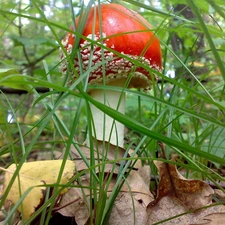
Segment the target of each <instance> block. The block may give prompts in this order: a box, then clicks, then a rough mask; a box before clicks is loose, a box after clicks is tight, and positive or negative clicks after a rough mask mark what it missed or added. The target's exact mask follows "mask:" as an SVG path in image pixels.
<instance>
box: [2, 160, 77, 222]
mask: <svg viewBox="0 0 225 225" xmlns="http://www.w3.org/2000/svg"><path fill="white" fill-rule="evenodd" d="M61 164H62V160H49V161H35V162H27V163H24V164H23V165H22V167H21V169H20V171H19V174H18V175H17V177H16V179H15V180H14V183H13V185H12V186H11V188H10V191H9V193H8V196H7V199H8V200H10V201H11V202H12V203H13V204H16V203H17V202H18V201H19V199H20V198H21V197H22V195H23V194H24V193H25V192H26V191H27V190H28V189H30V191H29V193H28V194H27V196H26V197H25V198H24V199H23V201H22V204H20V205H19V207H18V211H19V212H21V213H22V214H23V216H24V218H25V219H27V218H29V217H30V216H31V215H32V214H33V213H34V212H35V210H36V208H37V207H38V206H39V205H40V203H41V202H42V200H43V198H44V192H45V190H46V187H45V186H43V185H45V184H55V183H56V182H57V179H58V174H59V171H60V169H61ZM16 168H17V165H16V164H12V165H11V166H10V167H8V168H7V169H6V170H5V171H6V173H5V177H4V190H6V188H7V187H8V185H9V182H10V180H11V178H12V176H13V174H14V172H15V170H16ZM74 168H75V165H74V162H73V161H70V160H67V161H66V164H65V167H64V169H63V174H62V177H61V180H60V184H66V183H67V182H68V181H69V179H70V178H71V177H72V176H73V174H74Z"/></svg>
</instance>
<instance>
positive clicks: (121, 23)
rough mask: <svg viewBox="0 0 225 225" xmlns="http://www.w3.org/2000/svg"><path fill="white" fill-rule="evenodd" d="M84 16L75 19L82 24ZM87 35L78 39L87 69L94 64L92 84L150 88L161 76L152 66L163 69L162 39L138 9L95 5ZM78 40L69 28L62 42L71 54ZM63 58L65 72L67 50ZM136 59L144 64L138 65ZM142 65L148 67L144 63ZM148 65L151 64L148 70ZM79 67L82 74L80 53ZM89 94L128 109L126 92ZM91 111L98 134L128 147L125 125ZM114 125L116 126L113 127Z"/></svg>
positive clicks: (76, 61)
mask: <svg viewBox="0 0 225 225" xmlns="http://www.w3.org/2000/svg"><path fill="white" fill-rule="evenodd" d="M99 11H100V12H99ZM81 18H82V17H78V18H77V19H76V25H77V26H78V24H79V21H80V20H81ZM93 26H95V27H93ZM71 29H72V28H71ZM82 35H83V36H84V37H86V38H85V39H81V40H80V44H79V47H80V56H81V59H82V66H83V68H82V71H86V70H87V69H89V70H90V65H91V69H92V70H91V72H90V73H89V80H88V82H89V85H96V84H97V85H109V86H118V87H124V86H125V84H127V87H128V88H132V87H133V88H143V89H150V88H151V84H152V83H153V82H152V80H154V81H157V77H156V76H155V74H154V73H152V70H151V69H153V70H156V71H161V69H162V55H161V48H160V43H159V40H158V39H157V37H156V36H155V35H154V34H153V33H152V31H151V26H150V25H149V23H148V22H147V21H146V20H145V19H144V18H143V17H142V16H140V15H139V14H138V13H136V12H134V11H133V10H130V9H127V8H125V7H124V6H122V5H118V4H102V5H100V7H97V6H95V7H92V8H91V9H90V12H89V15H88V18H87V20H86V23H85V26H84V30H83V33H82ZM74 41H75V36H74V34H72V33H67V35H66V37H65V38H64V39H63V41H62V43H63V46H64V47H65V49H66V50H67V52H68V54H70V53H71V51H72V48H73V45H74ZM93 41H94V42H93ZM91 56H92V57H91ZM61 59H62V63H61V71H62V72H63V73H65V72H66V71H67V64H68V61H67V60H66V56H65V55H64V54H63V52H62V51H61ZM90 60H91V62H90ZM136 61H138V62H139V64H137V65H135V62H136ZM90 63H91V64H90ZM142 64H144V65H145V68H144V67H142V66H141V65H142ZM146 66H147V67H149V68H151V69H150V70H147V69H146ZM74 68H75V69H76V70H77V72H78V74H79V73H80V71H81V69H80V68H79V64H78V58H77V57H75V59H74ZM74 78H76V77H74ZM128 81H129V82H128ZM126 82H127V83H126ZM89 94H90V95H91V96H92V98H94V99H95V100H97V101H99V102H102V103H104V104H106V105H108V106H110V107H111V108H113V109H116V110H118V111H119V112H121V113H123V114H124V113H125V94H124V93H121V92H119V91H115V90H103V89H101V90H100V89H98V90H97V89H89ZM91 110H92V114H93V119H94V125H95V131H96V139H98V140H106V141H108V142H110V143H112V144H114V145H118V146H120V147H123V141H124V126H123V124H121V123H119V122H114V119H113V118H111V117H109V116H107V115H104V113H103V112H102V111H100V110H99V109H97V108H96V107H95V106H93V105H92V106H91ZM104 116H105V120H104ZM104 126H105V127H104ZM112 126H113V130H111V129H112ZM103 128H104V129H103ZM103 131H104V132H103Z"/></svg>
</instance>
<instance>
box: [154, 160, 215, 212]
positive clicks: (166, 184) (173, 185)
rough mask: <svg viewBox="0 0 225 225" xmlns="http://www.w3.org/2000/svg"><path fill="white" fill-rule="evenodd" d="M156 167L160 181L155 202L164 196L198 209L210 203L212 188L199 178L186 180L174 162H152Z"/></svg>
mask: <svg viewBox="0 0 225 225" xmlns="http://www.w3.org/2000/svg"><path fill="white" fill-rule="evenodd" d="M154 163H155V165H156V167H157V168H158V171H159V175H160V182H159V186H158V195H157V199H156V201H155V203H157V202H158V201H159V200H160V199H161V198H163V197H164V196H173V197H175V198H177V199H178V200H179V201H180V202H181V203H182V204H183V205H184V206H185V207H186V208H187V209H189V210H192V209H198V208H200V207H202V206H206V205H208V204H211V201H212V194H213V193H214V191H213V189H212V188H211V187H210V186H209V185H208V184H206V183H204V182H203V181H201V180H187V179H185V178H184V177H183V176H182V175H181V174H180V173H179V172H178V171H177V168H176V166H175V165H174V164H168V163H164V162H160V161H155V162H154Z"/></svg>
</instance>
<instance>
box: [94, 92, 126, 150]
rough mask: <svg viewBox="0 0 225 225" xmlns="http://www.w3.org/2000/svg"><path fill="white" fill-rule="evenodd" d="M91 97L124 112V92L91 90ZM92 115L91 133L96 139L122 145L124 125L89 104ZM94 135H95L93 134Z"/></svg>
mask: <svg viewBox="0 0 225 225" xmlns="http://www.w3.org/2000/svg"><path fill="white" fill-rule="evenodd" d="M90 95H91V97H92V98H93V99H94V100H96V101H98V102H100V103H102V104H105V105H107V106H109V107H110V108H112V109H115V110H117V111H118V112H120V113H122V114H124V113H125V93H121V92H119V91H112V90H92V91H91V93H90ZM91 111H92V116H93V127H92V135H93V136H94V137H95V138H96V139H97V140H105V141H107V142H110V143H111V144H113V145H116V146H119V147H123V142H124V125H123V124H121V123H119V122H117V121H116V120H114V119H113V118H112V117H110V116H108V115H106V114H105V113H104V112H102V111H101V110H99V109H98V108H96V107H95V106H94V105H91ZM95 135H96V136H95Z"/></svg>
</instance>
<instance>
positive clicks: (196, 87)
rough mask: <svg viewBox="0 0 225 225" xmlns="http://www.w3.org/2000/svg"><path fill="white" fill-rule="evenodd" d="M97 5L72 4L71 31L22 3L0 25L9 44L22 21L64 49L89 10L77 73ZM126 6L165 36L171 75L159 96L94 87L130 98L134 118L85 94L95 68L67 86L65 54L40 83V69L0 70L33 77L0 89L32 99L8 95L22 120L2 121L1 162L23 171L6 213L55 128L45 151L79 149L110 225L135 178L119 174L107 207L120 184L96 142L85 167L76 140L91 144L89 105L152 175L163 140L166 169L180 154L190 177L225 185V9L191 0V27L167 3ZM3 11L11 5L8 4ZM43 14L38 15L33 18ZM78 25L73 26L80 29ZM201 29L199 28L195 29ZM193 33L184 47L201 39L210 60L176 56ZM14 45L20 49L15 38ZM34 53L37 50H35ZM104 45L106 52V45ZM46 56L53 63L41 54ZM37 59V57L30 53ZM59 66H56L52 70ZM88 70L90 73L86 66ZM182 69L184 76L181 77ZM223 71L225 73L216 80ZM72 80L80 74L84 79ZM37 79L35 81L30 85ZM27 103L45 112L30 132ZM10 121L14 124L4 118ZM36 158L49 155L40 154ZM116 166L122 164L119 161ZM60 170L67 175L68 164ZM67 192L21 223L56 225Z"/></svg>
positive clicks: (52, 58) (99, 218)
mask: <svg viewBox="0 0 225 225" xmlns="http://www.w3.org/2000/svg"><path fill="white" fill-rule="evenodd" d="M99 2H100V1H89V4H88V5H84V4H83V3H81V4H77V5H76V4H73V3H72V1H69V2H68V5H69V10H68V11H67V17H64V19H65V22H64V21H63V22H62V21H60V22H59V21H56V22H55V21H54V18H52V17H48V16H46V15H45V13H44V11H43V7H42V2H41V1H39V0H35V1H32V4H30V5H26V4H25V6H23V7H22V6H21V5H20V6H19V3H18V4H17V3H14V9H15V10H11V9H10V8H7V7H5V8H4V7H1V9H0V14H1V17H2V18H4V20H3V21H4V22H2V23H4V26H3V27H4V29H3V31H2V34H1V37H2V38H3V37H6V36H10V35H9V34H10V33H12V32H17V31H16V30H15V28H14V30H13V29H12V28H11V27H12V26H13V25H12V24H13V23H17V20H18V19H19V18H20V19H21V18H23V19H25V18H26V19H27V20H29V21H30V23H32V24H38V26H39V28H40V29H42V30H41V31H42V34H43V35H45V34H44V31H45V29H46V27H47V28H48V32H47V35H49V37H50V38H49V39H51V40H54V42H56V43H55V45H56V46H57V47H59V46H61V47H63V46H62V44H61V38H62V37H63V36H64V34H65V33H66V32H68V31H69V27H68V25H65V24H68V23H71V22H72V21H75V18H76V16H77V12H75V11H74V8H73V6H76V7H77V8H78V9H80V10H79V12H78V13H80V12H82V11H83V10H84V9H85V10H86V11H85V14H84V20H83V21H82V23H81V24H80V25H79V26H78V27H77V28H76V30H75V32H74V33H75V34H76V42H75V45H74V49H73V53H72V57H71V58H69V57H70V56H68V59H69V60H70V64H69V67H70V68H71V69H72V68H73V65H72V64H73V56H74V55H75V54H77V55H78V58H79V49H78V46H79V39H80V38H82V35H81V33H82V30H83V27H84V24H85V18H86V17H87V15H88V10H90V7H91V6H92V4H94V3H95V4H98V3H99ZM119 3H120V4H124V5H125V6H127V7H130V8H133V9H135V10H136V11H139V12H140V13H141V14H143V16H144V17H145V18H146V19H147V20H149V22H150V23H151V24H152V25H153V27H154V31H155V33H156V35H157V36H158V37H159V39H160V42H161V46H162V49H163V62H164V70H163V72H162V73H159V72H156V74H157V75H158V77H159V81H160V82H158V83H157V84H155V85H154V87H153V90H151V91H149V92H148V93H143V92H141V91H139V90H133V89H132V90H129V89H126V88H125V89H122V88H118V87H105V86H95V87H94V86H93V88H98V89H103V90H104V89H105V90H107V89H111V90H116V91H125V92H126V94H127V105H128V107H127V111H126V115H123V114H121V113H119V112H117V111H116V110H113V109H111V108H109V107H108V106H106V105H104V104H101V103H99V102H96V101H95V100H93V99H92V98H91V97H90V96H89V95H88V93H87V92H86V88H87V77H88V74H89V72H90V71H91V68H90V70H88V71H83V74H81V76H79V78H78V80H76V81H75V82H74V84H73V85H71V86H69V85H68V83H67V79H68V78H69V76H70V74H67V75H66V76H65V77H64V78H61V74H60V73H59V72H58V66H59V64H60V62H59V60H58V59H57V60H56V57H57V54H58V53H56V52H53V53H52V54H50V55H49V56H48V57H46V58H45V59H44V61H42V62H41V63H42V64H41V66H40V65H39V67H42V70H44V72H43V71H41V73H40V74H37V73H38V72H39V70H35V69H34V71H33V72H32V73H29V72H27V73H25V72H24V68H23V67H22V66H21V65H17V64H16V62H15V63H14V64H11V65H10V64H7V60H4V59H2V60H1V64H2V65H3V63H4V67H5V68H7V67H12V66H13V67H14V66H17V67H18V68H19V69H20V70H21V71H23V74H24V73H25V75H23V76H21V77H23V78H24V77H25V79H21V80H20V81H18V79H14V78H15V77H17V78H18V75H17V74H11V75H9V76H7V77H4V78H1V79H0V84H1V82H3V81H5V80H7V79H10V82H11V83H13V84H14V85H21V84H23V85H25V86H28V87H29V88H30V89H31V91H30V92H29V93H28V94H26V95H24V97H23V99H21V100H19V102H17V105H15V104H14V103H13V100H12V99H11V98H10V96H8V95H6V94H3V93H1V100H2V102H3V103H2V104H3V105H4V107H7V108H8V109H10V111H11V112H12V114H13V115H14V118H15V121H13V123H9V122H8V121H6V120H2V122H1V127H0V128H1V135H2V136H3V137H4V141H3V144H2V146H1V149H0V154H1V156H2V162H4V157H5V156H4V155H5V154H9V156H10V161H9V162H8V163H5V166H8V165H9V164H11V163H17V164H18V166H17V170H16V172H15V173H14V176H13V178H12V182H11V183H10V184H9V186H8V187H7V188H6V190H5V193H4V195H3V197H2V198H1V202H0V207H2V206H3V204H4V202H5V200H6V198H7V193H8V192H9V191H10V187H11V185H12V184H13V181H14V180H15V179H16V177H17V175H18V173H19V170H20V168H21V167H22V165H23V163H24V162H26V161H27V160H28V159H29V155H30V154H31V153H32V151H33V150H34V149H37V146H38V145H39V146H43V145H42V144H43V143H42V141H41V140H40V137H41V135H42V134H43V133H45V132H46V127H49V126H48V125H49V124H50V123H52V124H53V128H49V130H48V134H49V140H47V141H46V143H49V144H50V145H51V146H52V148H51V149H50V151H51V152H52V155H53V154H54V151H55V146H56V144H54V143H58V144H60V148H62V147H64V153H63V154H64V157H63V158H64V163H65V161H66V159H67V158H70V157H71V148H72V147H73V148H75V149H76V150H77V151H78V152H79V155H80V157H81V158H82V159H83V160H84V162H85V163H86V165H87V166H88V168H89V172H90V187H89V188H90V199H93V202H92V201H90V206H89V207H90V209H92V208H94V207H96V209H97V211H96V212H97V213H96V214H95V215H94V214H93V212H92V211H91V213H92V214H91V219H93V218H94V217H96V218H95V221H96V224H107V221H108V219H109V216H110V212H111V209H112V206H113V202H114V201H115V198H116V196H117V194H118V192H119V190H120V187H121V184H122V183H123V182H124V179H125V177H126V176H127V174H126V171H127V170H126V169H127V167H128V165H129V164H127V165H126V166H125V167H124V168H121V170H120V175H119V176H118V178H117V183H116V185H115V187H114V189H113V191H112V193H111V195H110V197H109V198H106V194H107V186H108V184H109V182H110V179H112V175H109V176H108V177H107V178H109V179H108V180H106V179H105V173H104V168H105V166H106V164H107V163H108V162H107V161H104V160H103V161H102V160H99V164H96V158H95V155H94V150H95V151H98V148H97V149H96V148H95V146H94V143H93V140H92V139H91V138H90V141H89V143H90V150H91V151H90V156H89V158H87V157H86V156H85V155H84V154H83V152H82V150H81V146H82V144H83V142H82V141H84V140H85V135H84V137H83V136H82V138H81V139H79V140H78V138H77V136H78V134H80V133H81V132H82V131H83V130H86V131H85V132H86V134H88V135H87V136H88V137H91V136H92V129H91V126H92V124H93V121H92V115H91V111H90V104H93V105H95V106H96V107H97V108H99V109H100V110H102V111H103V112H104V113H105V114H106V115H109V116H111V117H112V118H114V119H115V120H116V121H119V122H121V123H123V124H124V125H125V126H126V127H127V128H128V129H129V133H127V137H128V143H127V145H125V152H126V154H127V152H128V150H129V148H130V147H131V146H132V147H133V148H134V152H135V153H136V154H138V155H139V158H140V159H142V160H146V159H147V160H149V164H150V165H151V167H152V169H153V170H154V166H153V165H152V161H151V160H153V159H156V154H155V152H156V150H157V149H158V145H157V142H159V141H160V142H163V143H165V144H166V146H167V148H166V150H167V152H166V155H167V157H168V158H167V160H169V159H170V157H171V154H172V153H176V154H177V155H179V156H180V157H181V159H182V160H181V161H180V162H179V163H178V165H179V166H180V167H181V168H185V171H186V174H187V178H188V177H198V178H200V179H204V180H211V181H214V180H216V179H219V180H223V181H224V178H222V177H221V176H220V175H219V174H217V173H216V172H215V171H213V170H211V169H209V168H208V165H209V164H211V165H212V164H213V165H214V167H216V168H219V167H222V166H224V165H225V159H224V150H225V140H224V135H225V125H224V123H225V120H224V109H225V105H224V79H225V68H224V63H223V62H224V60H225V55H224V54H225V53H224V50H223V47H224V42H222V40H224V33H223V29H224V27H222V26H223V25H220V26H219V25H216V26H213V24H214V17H215V18H219V22H220V21H221V24H223V23H224V19H225V18H224V13H223V8H222V7H219V6H218V5H216V4H214V2H213V1H210V0H207V1H205V5H207V6H208V7H206V8H203V7H202V6H201V4H197V3H196V2H195V1H192V0H186V3H185V4H186V5H187V6H189V7H190V9H191V10H192V11H193V13H194V15H195V18H194V19H187V18H184V17H182V15H181V14H179V13H174V12H173V9H172V8H171V9H169V10H168V8H166V3H165V2H164V1H161V5H160V7H159V8H155V7H153V6H152V5H147V4H144V3H141V1H131V0H126V1H119ZM1 4H3V5H4V3H1ZM46 5H47V3H46ZM18 7H21V8H20V10H18ZM209 7H211V8H213V14H212V15H210V16H211V17H210V18H211V19H209V22H207V23H206V22H205V20H204V19H203V15H205V14H207V13H208V12H207V9H208V10H209ZM140 9H143V10H140ZM52 10H54V8H52ZM59 10H61V9H59ZM35 13H37V14H38V15H39V16H35ZM54 13H55V16H57V13H59V12H57V11H55V12H54ZM60 16H62V15H60ZM175 20H176V21H175ZM68 21H69V22H68ZM72 23H73V22H72ZM171 23H174V24H173V26H172V27H171V26H170V24H171ZM73 25H75V24H74V23H73ZM27 27H29V26H27ZM27 27H26V29H27ZM193 27H194V28H195V29H194V30H193ZM185 32H189V33H190V34H191V32H192V35H193V36H194V38H192V37H190V40H189V39H188V38H186V39H185V41H186V42H188V40H189V42H191V43H189V42H188V43H186V47H189V50H190V52H191V51H192V50H193V49H194V48H195V46H196V40H197V39H198V38H199V37H198V34H203V35H204V44H205V47H204V48H203V49H202V51H203V53H202V54H203V57H200V56H199V55H198V56H196V57H195V56H190V55H188V52H186V55H185V54H183V55H182V56H181V55H180V52H175V51H174V49H173V48H172V46H171V39H172V36H173V34H174V33H179V34H180V36H181V37H183V38H185ZM24 37H26V35H24ZM13 38H14V41H15V39H16V38H15V37H13ZM20 38H22V37H20ZM18 40H19V39H17V41H18ZM20 41H21V39H20ZM21 43H22V41H21ZM21 43H20V44H21ZM218 43H219V44H218ZM14 44H15V42H14ZM34 44H35V45H37V43H34ZM99 45H100V46H101V47H103V48H104V45H101V44H99ZM48 47H49V46H48ZM21 48H23V50H22V51H21V52H20V54H21V55H23V57H24V54H25V52H26V54H28V53H27V51H26V48H27V49H28V48H29V46H27V45H26V44H24V43H22V46H21ZM24 49H25V50H24ZM11 51H12V52H14V51H15V50H13V49H11ZM39 53H41V54H43V55H44V54H45V52H44V51H43V50H42V52H41V51H40V52H39ZM184 53H185V52H184ZM29 54H30V55H32V53H29ZM28 57H30V58H31V57H32V56H29V55H28ZM15 59H16V58H15ZM57 61H58V62H57ZM196 61H200V62H202V63H203V64H204V67H206V68H207V72H205V73H202V74H200V75H196V74H195V71H193V70H192V69H190V65H191V64H194V63H195V62H196ZM52 62H54V65H53V64H52ZM28 65H29V62H28ZM135 65H136V66H142V67H144V68H145V69H147V70H150V69H149V68H147V67H146V66H144V65H142V64H141V63H140V62H138V61H135ZM80 66H81V67H82V65H80ZM177 68H179V70H178V69H177ZM218 69H219V71H220V72H219V73H216V71H218ZM169 70H171V71H172V70H175V71H176V74H175V77H169V76H167V74H168V71H169ZM74 72H75V73H76V71H74ZM35 73H36V74H37V75H34V76H30V75H31V74H35ZM77 75H78V74H77ZM186 78H188V80H186ZM205 80H206V81H205ZM35 87H46V88H49V90H50V91H49V92H47V93H46V94H39V93H38V92H37V91H35V89H34V88H35ZM29 96H32V99H33V100H32V102H31V104H30V107H31V108H30V109H27V110H28V111H29V110H32V109H34V108H35V107H41V108H42V109H43V110H42V112H41V113H40V116H41V117H40V119H39V120H38V121H36V122H35V123H34V125H33V124H31V126H26V129H24V127H25V126H24V124H20V123H19V122H18V119H17V118H18V113H19V112H20V111H21V110H22V109H23V107H24V106H23V105H24V102H26V100H27V99H28V97H29ZM68 99H69V100H68ZM67 104H70V106H69V107H70V108H71V109H72V111H71V110H70V112H69V113H67V112H65V110H64V109H65V106H67ZM23 110H24V109H23ZM63 110H64V111H63ZM62 111H63V112H62ZM2 115H5V117H6V114H2ZM68 115H69V116H68ZM2 118H3V117H2ZM15 131H16V133H17V135H15V137H14V134H12V133H13V132H15ZM105 148H106V151H105V153H106V154H107V151H108V150H107V144H105ZM38 149H39V151H42V149H40V148H38ZM57 151H59V152H60V151H62V149H57ZM99 154H100V153H99ZM126 154H125V155H124V158H125V159H127V158H126V157H127V156H126ZM89 159H90V160H89ZM125 159H124V160H125ZM183 161H185V162H186V164H183V163H182V162H183ZM111 163H114V165H115V164H116V163H117V160H114V162H113V161H112V162H111ZM97 169H98V170H99V171H100V173H99V174H96V170H97ZM61 171H63V165H62V170H61ZM61 175H62V173H61V174H59V179H60V177H61ZM81 175H82V174H79V173H78V174H76V175H75V177H74V179H78V178H79V177H80V176H81ZM59 179H58V181H59ZM56 186H57V184H56ZM70 186H71V187H73V184H72V181H71V182H70V183H68V187H70ZM28 192H29V190H28V191H27V192H26V193H25V194H24V195H23V196H21V201H22V199H23V198H24V197H25V195H26V194H27V193H28ZM59 193H60V190H58V189H55V191H54V192H53V194H52V196H51V197H49V199H46V201H45V203H44V204H43V205H42V206H41V207H40V208H39V209H38V210H37V212H36V213H35V214H34V215H33V216H32V217H31V218H30V219H29V220H28V221H26V222H25V221H24V223H23V224H29V223H30V222H31V221H32V220H33V219H34V218H35V216H37V215H38V214H39V213H43V210H44V209H45V210H46V208H47V207H49V208H48V211H45V213H46V218H45V220H44V219H42V220H41V224H48V222H49V221H50V218H51V211H52V210H53V207H54V202H55V200H56V198H57V196H58V194H59ZM102 203H104V204H102ZM18 204H19V203H18ZM103 206H104V207H103ZM15 211H16V206H14V207H13V208H12V209H11V211H10V212H9V213H8V214H7V215H6V220H5V221H6V222H5V224H6V223H7V222H8V223H9V222H10V221H11V220H12V217H13V214H14V213H15Z"/></svg>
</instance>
